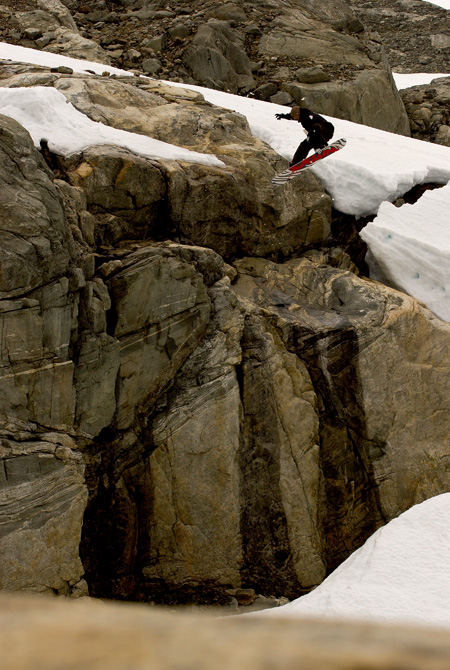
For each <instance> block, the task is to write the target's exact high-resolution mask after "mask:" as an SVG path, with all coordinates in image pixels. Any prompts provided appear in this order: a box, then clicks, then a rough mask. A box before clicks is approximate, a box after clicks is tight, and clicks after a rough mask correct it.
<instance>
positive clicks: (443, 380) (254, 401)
mask: <svg viewBox="0 0 450 670" xmlns="http://www.w3.org/2000/svg"><path fill="white" fill-rule="evenodd" d="M271 6H272V4H271V3H269V5H267V7H268V11H269V10H270V11H272V9H271ZM308 6H309V3H308ZM330 6H331V5H330ZM333 6H334V5H333ZM339 7H341V9H342V12H338V13H337V14H336V16H335V14H334V13H332V14H331V15H328V14H327V11H328V10H327V8H329V5H328V4H325V5H324V6H323V7H322V14H321V17H320V18H319V19H314V21H318V23H319V24H320V26H322V27H323V30H324V31H325V32H326V35H327V36H328V33H329V31H331V30H332V28H331V27H330V25H333V26H334V27H333V29H334V28H336V25H335V23H333V22H334V21H335V19H336V21H337V20H338V21H339V22H341V23H342V22H343V23H342V25H344V26H345V28H343V29H345V30H349V31H350V30H353V31H355V30H357V29H358V30H359V29H360V27H359V26H358V24H357V23H356V24H354V23H353V22H352V21H353V19H352V17H351V15H350V14H348V13H347V12H346V11H344V9H343V8H342V6H341V5H340V4H339ZM301 8H302V11H304V12H307V11H309V10H308V7H307V6H306V3H303V4H301ZM336 8H337V9H338V6H337V5H336ZM210 9H213V10H214V12H213V13H214V14H215V15H214V16H211V17H210V18H211V21H212V22H213V23H212V24H211V25H213V26H216V27H217V26H218V25H219V28H220V30H222V28H223V25H222V24H221V23H220V22H222V21H223V20H224V19H223V14H222V12H225V14H226V13H227V12H230V16H231V14H233V13H235V14H234V16H235V17H236V18H234V19H230V21H239V20H240V17H241V14H240V11H239V9H240V8H237V9H236V7H234V6H230V5H224V6H223V7H222V8H221V11H220V12H217V11H215V10H216V9H217V7H214V8H210ZM337 9H336V11H337ZM244 10H245V11H247V9H246V7H244V9H243V10H242V11H244ZM142 11H145V10H144V9H143V10H142ZM149 11H150V10H149ZM151 11H153V10H151ZM154 11H155V12H157V11H162V12H165V13H167V12H168V11H169V10H167V9H164V10H161V9H159V10H156V9H155V10H154ZM299 11H300V10H299ZM333 12H334V10H333ZM93 13H94V12H93ZM279 15H280V14H279ZM279 15H277V16H279ZM283 16H284V15H283ZM295 16H296V18H295V20H296V21H297V20H299V18H298V14H296V15H295ZM305 16H306V14H305ZM336 17H337V18H336ZM272 18H274V17H271V20H272ZM307 18H308V21H313V19H312V18H311V17H310V16H309V15H308V17H307ZM280 20H281V19H280ZM282 20H283V21H285V20H286V19H285V18H283V19H282ZM99 21H100V19H98V17H97V22H99ZM305 21H306V19H305ZM100 22H101V21H100ZM330 22H331V24H330ZM307 25H308V26H309V25H310V24H309V23H308V24H307ZM339 25H341V24H339ZM230 29H231V28H230ZM227 30H228V29H227ZM305 30H306V29H305ZM182 34H183V31H181V32H180V31H179V32H178V35H182ZM355 34H359V33H355ZM346 35H347V34H346ZM347 37H348V35H347ZM350 38H351V39H350V42H349V41H348V40H345V39H341V40H340V43H341V44H342V49H343V52H342V53H344V51H345V50H346V49H347V48H349V47H348V45H349V44H353V41H352V40H353V39H354V38H353V34H352V35H351V36H350ZM179 39H184V38H181V37H179ZM208 48H209V47H208ZM211 48H212V47H211ZM240 48H242V42H240ZM352 48H353V47H352ZM358 57H359V58H366V55H364V54H363V55H359V56H358ZM306 65H309V64H308V63H306ZM322 70H323V72H325V71H326V70H327V68H326V66H325V65H324V66H323V68H322ZM234 72H235V74H236V76H241V75H245V76H248V75H247V74H245V73H242V72H239V69H238V66H237V64H236V68H235V69H234ZM376 72H379V71H378V70H376ZM316 74H317V73H316ZM237 81H238V80H236V82H237ZM37 83H39V84H40V85H44V86H53V87H55V88H57V89H58V90H59V91H61V92H62V93H63V94H64V95H65V96H66V98H67V100H68V101H70V102H72V103H73V104H74V105H75V106H76V107H77V108H78V109H79V110H80V111H82V112H83V113H85V114H87V115H88V116H90V118H91V119H94V120H96V121H101V122H103V123H107V124H109V125H111V126H114V127H116V128H124V129H127V130H133V132H136V133H140V134H142V135H148V136H151V137H155V138H157V139H160V140H165V141H169V142H172V143H174V144H178V145H180V146H184V147H187V148H189V149H195V150H197V151H202V152H206V153H213V154H215V155H217V156H218V157H219V158H220V159H221V160H222V161H223V162H224V164H225V168H220V169H219V168H216V167H212V166H207V165H200V164H192V163H187V162H181V161H170V160H150V159H147V158H144V157H142V156H138V155H135V154H133V153H131V152H130V151H127V150H124V149H119V148H117V147H113V146H108V147H106V146H97V147H96V146H91V147H89V148H88V149H86V150H85V151H83V152H82V153H80V154H74V155H72V156H70V157H67V158H64V157H62V156H56V155H55V154H52V153H51V152H50V151H48V148H47V149H45V147H44V149H43V151H42V154H40V153H39V152H38V151H37V149H36V148H35V147H34V146H33V143H32V141H31V138H30V137H29V135H28V134H27V133H26V131H25V130H24V129H23V128H22V127H21V126H20V125H19V124H18V123H16V122H15V121H13V120H12V119H10V118H8V117H0V179H1V183H2V188H1V190H0V241H1V249H0V269H1V272H0V323H1V330H0V333H1V338H2V348H1V351H2V358H1V367H2V379H3V384H2V386H1V391H0V417H1V423H0V434H1V446H0V460H1V468H0V501H1V503H2V505H1V516H0V533H1V538H0V556H1V557H2V558H3V561H2V567H1V569H0V587H1V588H4V589H10V590H21V589H29V590H35V591H39V592H45V591H47V592H56V593H63V594H71V595H82V594H83V593H85V592H86V584H88V585H89V588H90V592H91V594H92V595H94V596H102V597H114V598H128V599H136V600H146V601H148V600H151V601H155V602H164V603H171V602H189V601H197V602H208V603H212V602H214V603H229V602H230V601H231V600H232V599H233V598H234V597H235V595H236V594H237V593H238V589H240V588H243V589H244V592H243V594H244V596H245V594H246V593H247V594H248V592H249V591H246V590H250V591H251V589H253V590H254V591H257V592H259V593H261V594H263V595H266V596H270V595H273V596H277V597H278V596H283V595H284V596H288V597H298V596H299V595H300V594H301V593H304V592H307V591H308V590H310V589H311V588H313V587H314V586H315V585H317V584H319V583H320V581H321V580H322V579H323V578H324V576H325V575H326V574H327V573H328V572H329V571H330V570H332V569H333V568H334V567H336V565H338V564H339V563H340V562H341V561H342V560H343V559H344V558H346V557H347V556H348V555H349V554H350V553H351V552H352V551H353V550H355V549H356V548H357V547H358V546H360V545H361V544H362V543H363V542H364V540H365V539H366V538H367V537H368V535H370V534H371V533H372V532H373V531H374V530H375V529H376V528H378V527H379V526H380V525H381V524H383V523H384V522H385V521H387V520H389V519H391V518H393V517H395V516H396V515H398V514H400V513H401V512H403V511H404V510H405V509H407V508H408V507H409V506H411V505H413V504H414V503H416V502H420V501H422V500H424V499H425V498H427V497H429V496H432V495H435V494H438V493H441V492H443V491H447V490H448V489H449V472H448V469H447V468H446V463H447V460H448V445H447V442H448V434H449V397H450V395H449V390H450V389H449V384H448V377H449V375H448V360H450V358H449V353H450V351H449V349H450V328H449V325H448V324H446V323H443V322H441V321H439V320H438V319H436V318H435V317H433V316H432V315H431V313H429V312H428V311H427V310H426V309H425V308H423V307H422V306H420V305H419V304H418V303H417V302H415V301H414V300H413V299H411V298H408V297H407V296H404V295H402V294H400V293H398V292H395V291H393V290H392V289H388V288H386V287H383V286H381V285H379V284H376V283H374V282H372V281H369V280H367V279H364V278H361V277H359V276H358V269H357V267H356V265H354V263H353V261H352V260H351V259H350V257H349V256H348V255H347V254H346V253H344V252H343V251H342V250H341V249H339V248H330V247H331V244H332V240H331V238H330V227H331V202H330V198H329V196H327V195H326V194H325V193H324V191H323V188H322V186H321V184H320V182H319V181H318V180H317V179H316V178H315V177H314V176H313V175H311V174H308V173H306V174H304V175H302V176H301V177H299V178H298V179H297V180H296V181H295V182H293V183H291V184H288V185H287V186H286V188H284V189H283V190H282V191H280V190H274V188H273V187H272V185H271V182H270V179H271V177H272V176H273V173H274V171H276V170H277V171H278V170H279V169H280V168H282V167H284V166H285V165H286V161H284V160H283V159H282V158H280V156H278V155H277V154H276V153H275V152H274V151H273V150H272V149H270V148H269V147H268V146H267V145H265V144H263V143H262V142H260V141H258V140H256V139H255V138H253V137H252V136H251V133H250V131H249V127H248V125H247V122H246V120H245V119H243V118H242V117H241V116H240V115H238V114H235V113H232V112H230V111H229V110H226V109H222V108H219V107H214V106H212V105H210V104H207V103H205V101H204V100H203V97H202V96H201V95H200V94H198V93H194V92H192V91H185V90H183V89H182V88H174V87H171V86H170V85H169V84H166V83H165V84H162V83H157V82H151V81H149V80H147V79H143V78H141V77H136V78H133V79H129V80H127V81H126V82H125V81H122V80H121V79H119V78H117V79H114V78H107V77H97V76H92V77H87V76H75V75H74V76H67V75H63V74H61V73H58V72H50V71H49V70H48V69H46V68H31V67H30V68H25V67H24V66H15V65H14V64H9V65H8V68H5V70H4V71H3V72H2V79H1V85H2V86H34V85H36V84H37ZM323 83H324V85H327V84H328V83H329V84H332V82H323ZM306 85H309V86H312V87H314V86H317V84H314V83H313V84H306ZM236 86H238V84H237V83H236ZM302 86H303V83H302ZM314 90H315V89H314ZM44 157H45V160H44ZM46 161H47V163H46ZM49 166H50V167H51V169H50V168H49ZM341 234H342V235H343V232H342V231H341ZM347 242H348V240H345V239H343V244H347ZM348 248H351V246H348ZM80 538H81V539H80ZM80 559H81V560H80ZM84 578H85V580H86V581H84ZM251 592H252V591H251ZM241 596H242V593H241Z"/></svg>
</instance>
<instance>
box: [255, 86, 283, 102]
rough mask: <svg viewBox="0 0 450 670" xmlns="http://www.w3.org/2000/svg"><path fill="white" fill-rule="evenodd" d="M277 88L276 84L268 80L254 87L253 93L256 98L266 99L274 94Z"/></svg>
mask: <svg viewBox="0 0 450 670" xmlns="http://www.w3.org/2000/svg"><path fill="white" fill-rule="evenodd" d="M277 90H278V89H277V85H276V84H274V83H273V82H269V83H267V84H263V85H262V86H258V88H255V90H254V91H253V95H254V96H255V98H256V99H257V100H268V99H269V98H270V97H271V96H273V95H275V94H276V92H277Z"/></svg>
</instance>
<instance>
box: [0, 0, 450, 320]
mask: <svg viewBox="0 0 450 670" xmlns="http://www.w3.org/2000/svg"><path fill="white" fill-rule="evenodd" d="M449 2H450V0H449ZM0 58H3V59H10V60H16V61H22V62H35V63H38V64H45V65H47V66H53V67H55V66H58V65H68V66H69V67H71V68H72V69H73V70H74V71H77V72H87V71H88V70H92V71H95V72H97V73H103V72H105V71H109V72H112V73H115V74H121V75H128V76H131V75H130V73H129V72H126V71H122V70H119V69H118V68H112V67H110V66H106V65H102V64H98V63H92V62H88V61H82V60H77V59H74V58H68V57H66V56H61V55H58V54H51V53H48V52H42V51H37V50H33V49H25V48H23V47H17V46H13V45H10V44H5V43H0ZM441 76H445V75H443V74H442V73H441V74H437V75H429V74H423V75H422V74H420V75H395V78H396V81H397V82H398V85H399V86H402V87H404V86H411V85H415V84H417V83H427V82H429V81H430V77H431V79H433V78H436V77H441ZM449 76H450V75H449ZM167 83H168V84H171V85H173V86H180V87H183V88H190V89H193V90H196V91H199V92H201V93H202V94H203V95H204V97H205V99H206V100H208V101H209V102H211V103H213V104H215V105H219V106H222V107H225V108H227V109H231V110H234V111H236V112H238V113H240V114H242V115H244V116H245V117H246V118H247V120H248V122H249V125H250V128H251V131H252V133H253V134H254V135H255V136H256V137H258V138H260V139H261V140H263V141H264V142H266V143H268V144H269V145H270V146H271V147H273V149H275V150H276V151H277V152H278V153H280V154H281V155H282V156H284V157H286V158H287V159H290V158H291V157H292V155H293V153H294V151H295V149H296V147H297V146H298V144H299V143H300V142H301V141H302V139H303V138H304V136H305V135H304V132H303V130H302V128H301V126H300V124H298V123H296V122H294V121H288V120H281V121H278V120H276V118H275V113H277V112H285V111H286V108H285V107H282V106H279V105H274V104H271V103H269V102H262V101H258V100H255V99H252V98H245V97H242V96H237V95H232V94H230V93H224V92H221V91H213V90H211V89H207V88H203V87H200V86H188V85H186V84H174V83H173V82H167ZM0 113H3V114H9V115H10V116H13V117H14V118H16V119H17V120H18V121H19V122H20V123H21V124H22V125H23V126H24V127H25V128H27V129H28V130H29V132H30V134H31V135H32V137H33V140H34V142H35V144H36V145H37V146H38V145H39V140H40V139H41V138H46V139H47V140H48V141H49V146H50V148H51V149H52V150H53V151H56V152H57V153H62V154H64V155H68V154H70V153H73V152H76V151H80V150H82V149H84V148H86V147H88V146H90V145H97V144H114V145H118V146H122V147H127V148H128V149H130V150H131V151H134V152H136V153H138V154H141V155H144V156H148V157H151V158H154V159H156V160H157V159H158V158H164V159H173V160H185V161H193V162H200V163H206V164H209V165H219V166H220V165H223V163H221V161H220V160H219V159H218V158H216V157H215V156H212V155H206V154H199V153H197V152H192V151H188V150H186V149H182V148H180V147H175V146H173V145H170V144H165V143H164V142H159V141H157V140H154V139H152V138H149V137H145V136H143V135H136V134H134V133H129V132H126V131H122V130H117V129H114V128H110V127H108V126H105V125H103V124H100V123H95V122H93V121H91V120H90V119H88V118H87V117H86V116H85V115H83V114H81V113H80V112H78V111H77V110H76V109H75V108H74V107H73V106H72V105H71V104H69V103H67V102H66V100H65V98H64V96H63V95H62V94H60V93H58V91H56V90H55V89H53V88H52V87H33V88H14V89H8V88H0ZM331 121H332V122H333V124H334V125H335V135H334V139H338V138H340V137H344V138H346V139H347V145H346V147H345V148H344V149H342V150H341V151H339V152H337V153H336V154H334V155H333V156H330V157H329V158H327V159H326V160H324V161H320V162H319V163H317V164H316V165H315V166H314V167H313V168H311V171H312V172H314V173H315V174H316V176H317V177H318V178H319V179H320V180H321V181H322V183H323V185H324V187H325V189H326V191H327V192H328V193H329V194H330V196H331V198H332V201H333V206H334V207H335V209H337V210H338V211H340V212H343V213H346V214H352V215H354V216H356V217H362V216H368V215H377V217H376V219H375V221H374V222H373V223H372V224H369V225H368V226H367V227H366V228H365V229H364V230H363V232H362V236H363V237H364V239H365V240H366V241H367V243H368V245H369V249H370V252H371V257H372V259H373V263H372V266H373V268H374V271H375V268H376V272H377V273H378V276H379V277H383V278H384V280H385V281H387V282H388V283H390V284H392V285H393V286H395V287H396V288H399V289H401V290H403V291H406V292H408V293H410V294H411V295H413V296H415V297H418V298H419V299H420V300H422V301H423V302H424V303H425V304H427V305H428V306H429V307H430V309H432V310H433V311H434V312H435V313H436V314H437V315H438V316H439V317H441V318H443V319H448V320H450V288H449V285H448V276H447V273H446V271H445V268H446V267H447V266H448V255H449V244H448V242H447V235H446V230H447V228H448V225H449V215H448V212H450V189H448V188H442V189H438V190H435V191H432V192H429V193H427V195H426V197H425V198H424V199H423V200H422V199H421V200H419V201H418V202H417V203H416V204H415V205H411V206H409V207H404V208H393V207H392V206H391V205H389V202H394V201H395V200H396V199H397V198H398V197H399V196H401V195H403V194H404V193H405V192H406V191H408V190H409V189H410V188H412V187H413V186H414V185H417V184H422V183H427V182H435V183H438V184H447V182H449V181H450V148H449V147H444V146H439V145H436V144H431V143H428V142H421V141H419V140H414V139H411V138H409V137H404V136H401V135H396V134H394V133H388V132H385V131H382V130H377V129H375V128H369V127H367V126H363V125H360V124H357V123H351V122H349V121H343V120H340V119H334V118H332V119H331ZM294 183H295V182H294ZM274 188H281V189H282V188H285V187H283V186H277V187H274ZM417 230H422V231H423V235H422V237H421V236H420V235H419V233H418V232H417Z"/></svg>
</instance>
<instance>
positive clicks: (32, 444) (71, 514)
mask: <svg viewBox="0 0 450 670" xmlns="http://www.w3.org/2000/svg"><path fill="white" fill-rule="evenodd" d="M30 438H31V436H30ZM2 442H3V446H2V448H1V455H0V503H1V504H0V508H1V512H0V535H1V541H0V558H1V561H0V587H1V588H2V589H3V590H9V591H18V590H31V591H35V592H39V593H45V592H47V593H59V594H61V595H69V593H70V590H71V586H72V585H73V584H76V583H77V582H79V580H80V578H81V576H82V575H83V572H84V571H83V566H82V564H81V561H80V558H79V554H78V551H79V546H78V545H79V539H80V529H81V523H82V517H83V512H84V509H85V505H86V501H87V490H86V486H85V483H84V476H83V475H84V466H83V462H82V459H81V456H80V454H78V453H76V452H75V451H72V450H71V449H69V448H66V451H67V454H66V457H65V459H64V462H62V461H61V460H59V459H58V458H57V457H56V452H55V445H54V444H51V443H46V442H42V441H39V440H32V439H29V441H27V442H21V443H20V445H18V444H17V443H15V442H13V441H12V442H7V441H6V440H3V441H2Z"/></svg>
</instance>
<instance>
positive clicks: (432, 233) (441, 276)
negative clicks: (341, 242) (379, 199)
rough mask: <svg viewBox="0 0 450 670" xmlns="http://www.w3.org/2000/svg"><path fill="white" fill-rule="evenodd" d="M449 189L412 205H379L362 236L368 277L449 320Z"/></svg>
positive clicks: (426, 195)
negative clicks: (366, 247) (418, 301)
mask: <svg viewBox="0 0 450 670" xmlns="http://www.w3.org/2000/svg"><path fill="white" fill-rule="evenodd" d="M449 212H450V184H447V185H446V186H444V187H443V188H441V189H436V190H433V191H427V192H425V193H424V195H423V196H422V197H421V198H420V199H419V200H418V201H417V202H416V203H415V204H414V205H403V206H402V207H401V208H397V207H395V206H394V205H391V204H390V203H388V202H383V203H382V204H381V206H380V208H379V210H378V215H377V217H376V218H375V219H374V220H373V221H372V222H371V223H369V224H368V225H367V226H366V227H365V228H363V230H362V231H361V237H362V238H363V240H364V241H365V242H366V243H367V245H368V247H369V249H370V254H369V255H368V258H367V260H368V263H369V266H370V275H371V277H373V278H375V279H378V280H379V281H382V282H384V283H385V284H388V285H390V286H394V287H396V288H398V289H400V290H401V291H404V292H405V293H408V294H409V295H413V296H414V297H416V298H418V299H419V300H421V301H422V302H424V303H425V304H426V305H427V306H428V308H429V309H431V310H432V311H433V312H434V313H435V314H437V316H439V317H440V318H441V319H445V320H446V321H450V226H449Z"/></svg>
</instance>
